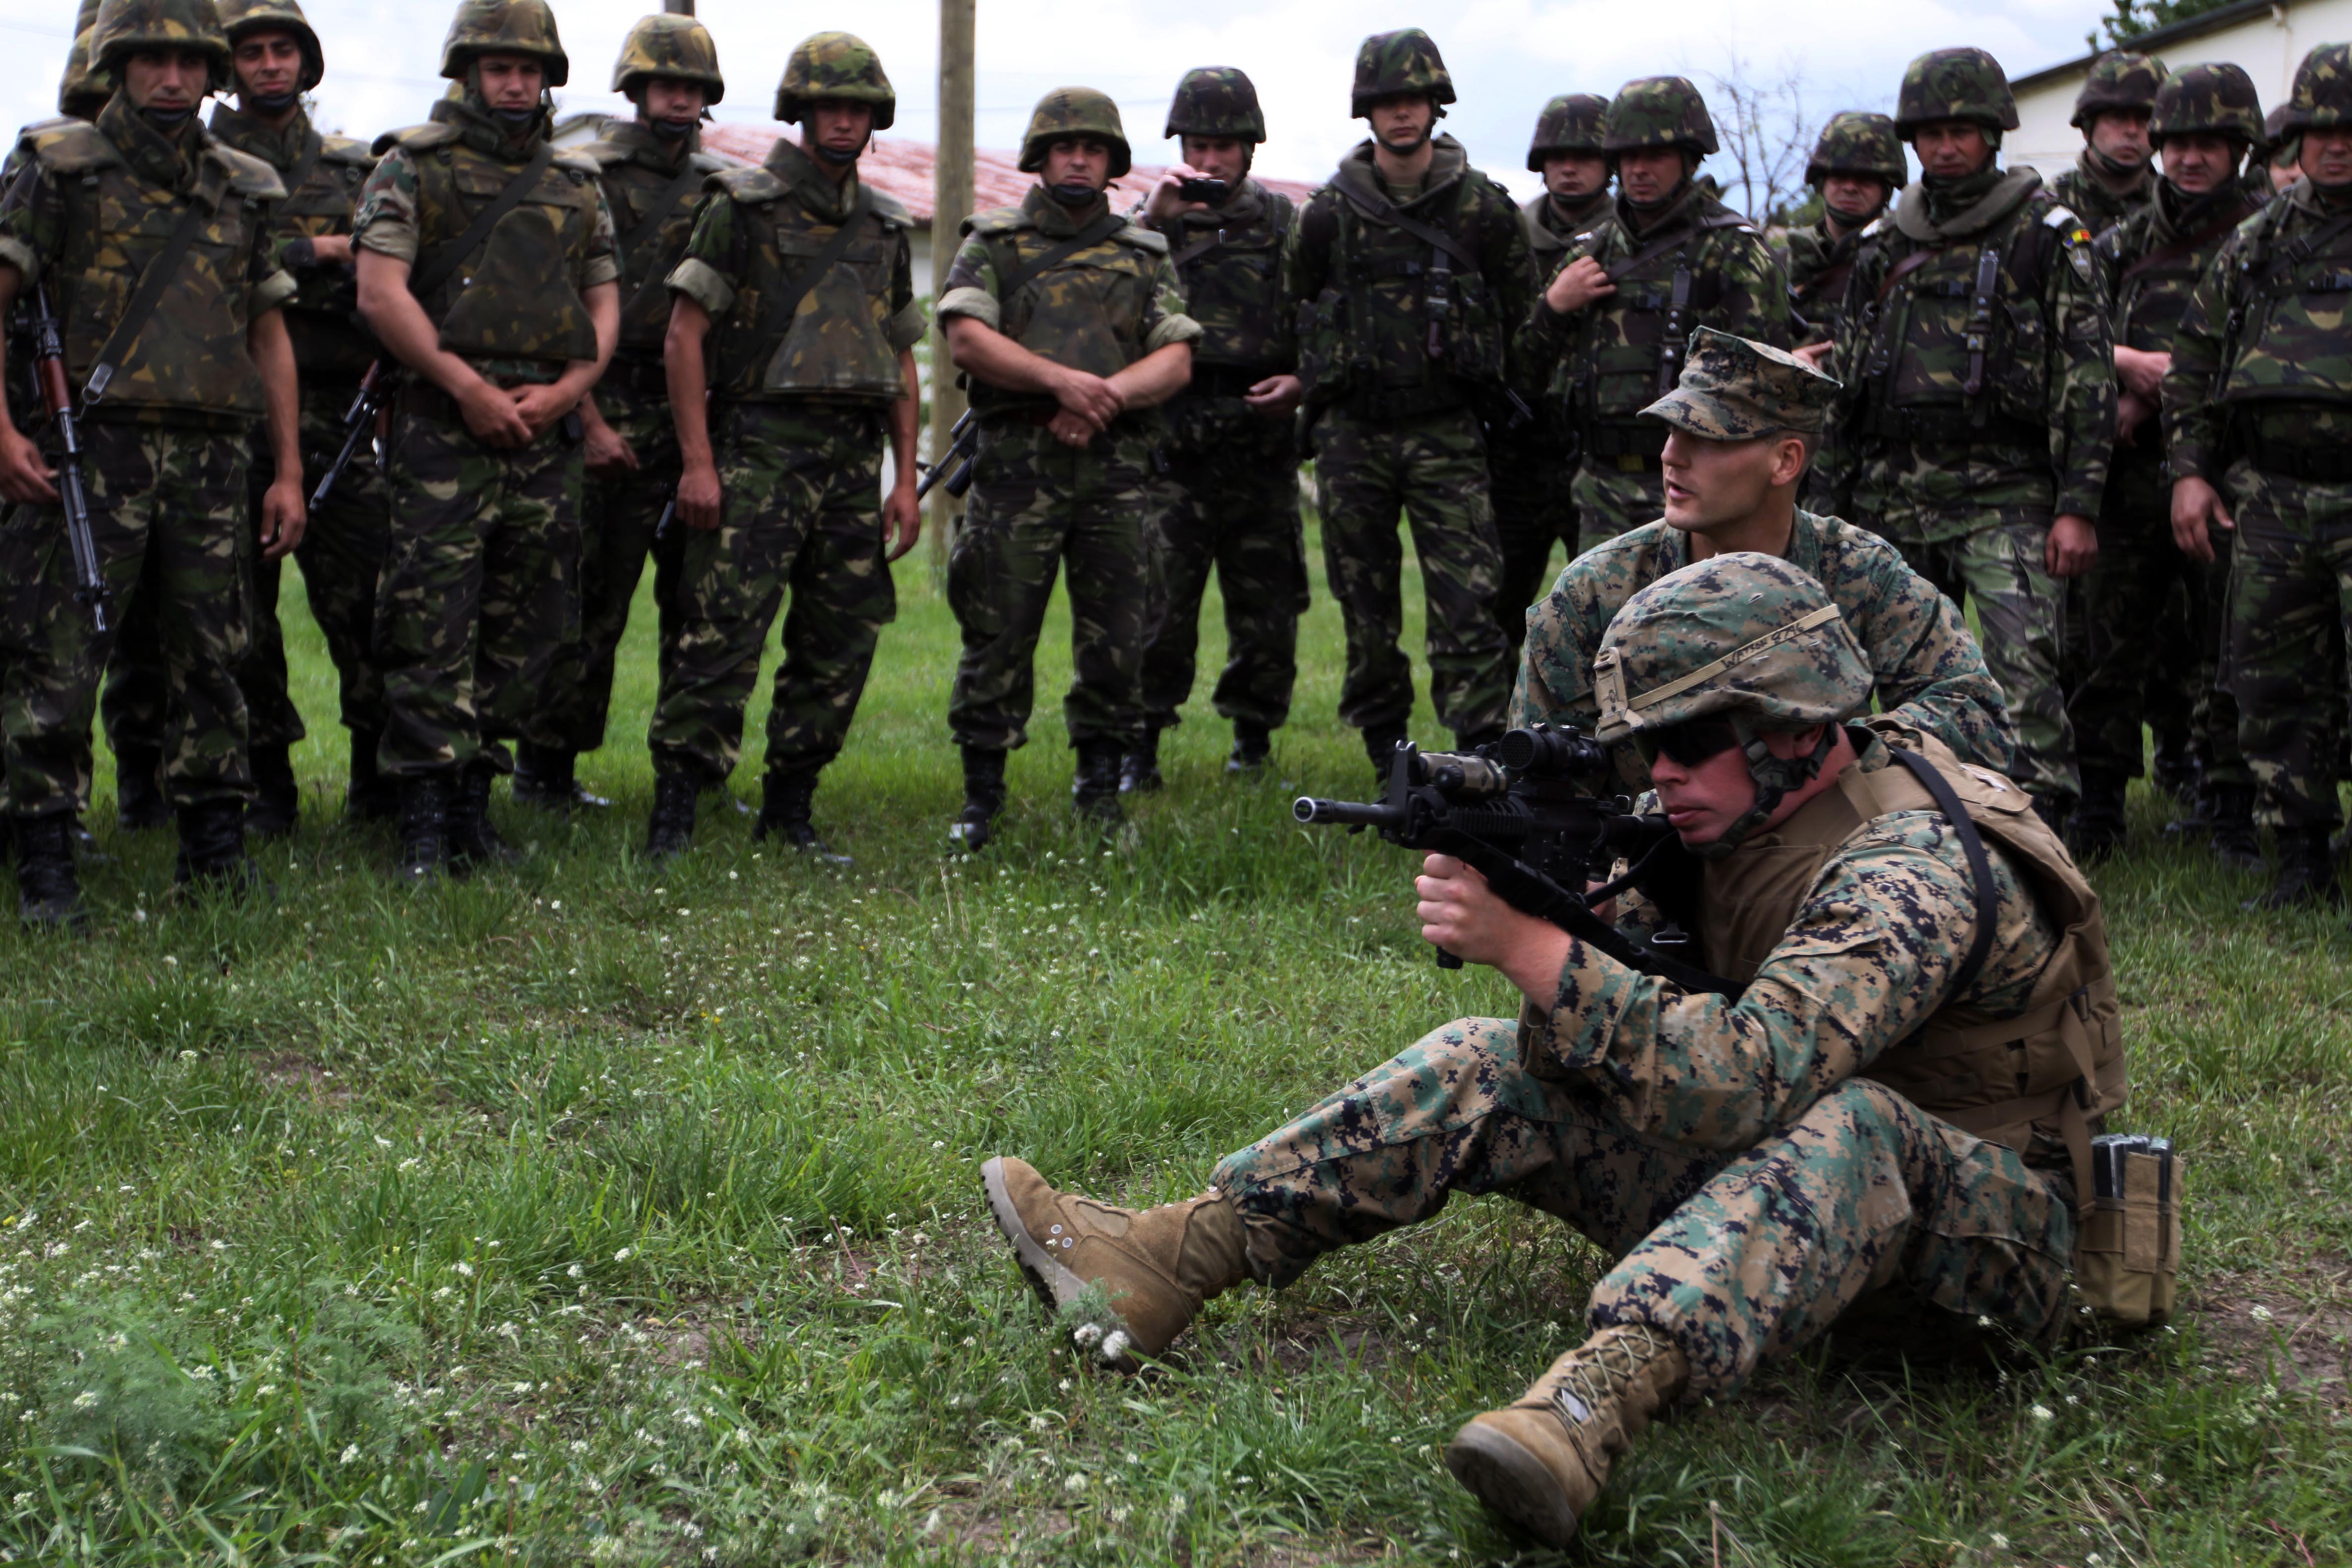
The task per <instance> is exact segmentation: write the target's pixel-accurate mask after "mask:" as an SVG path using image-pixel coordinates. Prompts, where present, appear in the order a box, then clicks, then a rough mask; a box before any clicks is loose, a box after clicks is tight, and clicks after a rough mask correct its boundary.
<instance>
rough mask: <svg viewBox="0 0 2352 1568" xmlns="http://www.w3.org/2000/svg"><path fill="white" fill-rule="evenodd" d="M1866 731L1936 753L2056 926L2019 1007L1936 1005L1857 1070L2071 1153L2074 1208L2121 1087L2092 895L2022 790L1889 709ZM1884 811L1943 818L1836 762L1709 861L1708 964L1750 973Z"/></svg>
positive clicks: (1901, 783)
mask: <svg viewBox="0 0 2352 1568" xmlns="http://www.w3.org/2000/svg"><path fill="white" fill-rule="evenodd" d="M1873 727H1874V729H1877V730H1878V732H1879V734H1880V735H1881V738H1882V739H1887V740H1893V739H1894V738H1895V736H1896V735H1897V734H1899V735H1900V738H1901V740H1902V741H1903V742H1904V743H1905V744H1906V745H1907V746H1909V747H1911V749H1914V750H1916V751H1918V752H1921V753H1922V754H1923V755H1925V756H1926V757H1927V760H1928V761H1929V762H1930V763H1934V764H1935V767H1936V770H1937V773H1941V774H1942V775H1943V776H1944V778H1945V779H1946V780H1947V781H1948V783H1949V784H1951V786H1952V791H1953V793H1954V794H1955V795H1958V797H1959V799H1960V803H1961V805H1963V806H1965V807H1966V808H1967V811H1968V815H1969V821H1970V822H1972V823H1974V824H1975V825H1976V827H1977V830H1978V831H1979V833H1980V834H1982V835H1983V836H1984V837H1985V838H1986V839H1988V840H1990V842H1991V843H1992V844H1994V845H1996V846H1998V847H2000V849H2001V850H2002V851H2003V852H2005V853H2006V854H2007V856H2008V857H2009V859H2010V862H2011V865H2012V866H2013V867H2014V868H2016V869H2017V870H2018V872H2019V873H2020V875H2021V880H2022V881H2023V882H2024V883H2025V885H2026V888H2027V889H2028V890H2029V891H2030V892H2031V893H2032V895H2033V897H2034V898H2035V899H2036V900H2038V901H2039V902H2040V904H2041V906H2042V911H2043V912H2044V913H2045V914H2046V915H2047V916H2048V917H2049V918H2050V921H2051V923H2052V924H2053V925H2055V926H2056V927H2057V928H2058V929H2059V931H2060V932H2061V933H2062V934H2061V936H2060V939H2059V942H2058V947H2057V949H2056V951H2055V952H2053V953H2052V955H2051V957H2050V961H2049V963H2047V964H2046V965H2044V967H2043V968H2042V974H2041V977H2040V978H2039V979H2038V980H2037V981H2036V982H2035V984H2034V986H2033V991H2032V995H2031V996H2030V997H2029V998H2028V999H2027V1003H2026V1008H2025V1011H2024V1012H2023V1013H2022V1014H2021V1015H2020V1016H2016V1017H2011V1018H1995V1017H1990V1016H1987V1015H1986V1014H1985V1013H1984V1012H1983V1011H1982V1010H1981V1009H1979V1008H1976V1007H1972V1006H1969V1005H1967V1004H1965V1003H1953V1002H1949V1001H1947V1003H1946V1004H1945V1005H1944V1006H1942V1007H1941V1008H1939V1009H1937V1011H1936V1012H1935V1013H1934V1014H1932V1015H1931V1016H1929V1017H1928V1018H1927V1021H1926V1022H1925V1023H1924V1024H1922V1025H1921V1026H1919V1028H1918V1029H1917V1031H1916V1032H1915V1033H1914V1034H1912V1035H1911V1036H1910V1037H1908V1038H1907V1039H1905V1040H1903V1041H1901V1042H1900V1043H1898V1044H1896V1045H1895V1046H1894V1047H1890V1048H1889V1049H1888V1050H1887V1051H1885V1053H1884V1054H1883V1055H1881V1056H1880V1057H1879V1058H1878V1059H1877V1060H1876V1061H1875V1062H1874V1063H1872V1064H1871V1066H1870V1067H1869V1068H1867V1069H1866V1070H1865V1071H1864V1072H1863V1073H1862V1075H1861V1076H1862V1077H1864V1078H1866V1079H1870V1080H1871V1081H1873V1082H1874V1083H1879V1084H1884V1085H1885V1087H1886V1088H1888V1089H1893V1090H1894V1091H1895V1093H1897V1094H1900V1095H1901V1096H1903V1097H1904V1098H1905V1099H1906V1100H1910V1101H1911V1102H1912V1103H1913V1104H1915V1105H1916V1106H1918V1107H1919V1108H1920V1109H1921V1110H1926V1111H1928V1112H1931V1113H1932V1114H1934V1115H1936V1116H1937V1117H1940V1118H1941V1119H1942V1120H1944V1121H1948V1122H1950V1123H1952V1124H1953V1125H1954V1126H1957V1127H1958V1128H1960V1129H1961V1130H1962V1131H1967V1132H1969V1133H1973V1134H1974V1135H1975V1136H1977V1137H1979V1138H1982V1139H1984V1140H1985V1141H1986V1142H1992V1143H2000V1144H2003V1145H2005V1146H2007V1147H2009V1148H2011V1149H2013V1150H2015V1151H2017V1152H2018V1153H2019V1154H2021V1156H2023V1157H2024V1158H2025V1160H2026V1162H2027V1163H2029V1164H2037V1165H2052V1164H2057V1163H2060V1162H2062V1161H2065V1162H2069V1163H2071V1165H2072V1168H2073V1169H2074V1173H2075V1196H2076V1200H2077V1202H2078V1204H2079V1205H2083V1206H2084V1207H2087V1206H2088V1205H2089V1204H2090V1201H2091V1198H2092V1195H2093V1194H2092V1184H2091V1182H2090V1180H2089V1173H2088V1170H2087V1163H2088V1160H2089V1155H2090V1140H2091V1139H2092V1137H2093V1136H2095V1134H2097V1133H2098V1132H2099V1131H2102V1126H2101V1123H2102V1122H2103V1121H2104V1119H2105V1117H2106V1115H2107V1114H2108V1113H2109V1112H2111V1111H2113V1110H2117V1109H2118V1108H2120V1107H2121V1106H2122V1104H2123V1102H2124V1096H2125V1091H2126V1082H2125V1070H2124V1068H2125V1064H2124V1051H2123V1033H2122V1029H2121V1026H2120V1024H2119V1023H2118V1012H2119V1008H2118V1005H2117V1002H2116V983H2115V971H2114V966H2113V964H2112V963H2110V961H2109V959H2108V955H2107V934H2106V922H2105V917H2104V916H2103V915H2102V914H2101V913H2100V910H2099V897H2098V894H2097V893H2096V892H2095V891H2094V890H2093V889H2092V888H2091V885H2090V883H2089V882H2087V881H2086V880H2084V877H2083V874H2082V872H2081V871H2079V870H2077V869H2076V868H2075V867H2074V861H2073V860H2072V859H2070V858H2068V857H2067V855H2066V852H2065V850H2064V848H2063V847H2062V846H2061V845H2060V843H2059V841H2058V838H2057V836H2056V835H2054V834H2053V833H2052V832H2051V831H2050V829H2049V828H2048V827H2046V826H2043V825H2042V819H2041V818H2040V817H2038V816H2035V815H2034V814H2033V805H2032V800H2031V799H2030V798H2029V797H2028V796H2027V795H2026V794H2025V792H2024V791H2023V790H2021V789H2020V788H2018V787H2017V786H2016V785H2015V784H2010V783H2009V782H2008V781H2006V780H2004V779H2002V778H2001V777H2000V775H1999V774H1998V773H1989V772H1987V771H1986V770H1984V769H1982V768H1978V767H1974V766H1970V765H1967V764H1963V763H1960V762H1959V761H1958V759H1956V758H1955V757H1954V756H1953V755H1952V753H1951V752H1949V751H1948V750H1947V749H1946V748H1945V747H1944V745H1943V744H1942V742H1938V741H1936V740H1934V739H1932V738H1929V737H1925V736H1920V735H1918V734H1917V733H1916V731H1903V730H1901V729H1900V727H1899V726H1896V725H1895V724H1893V723H1892V722H1891V721H1877V723H1875V724H1874V726H1873ZM1897 811H1924V812H1928V813H1931V814H1933V815H1936V816H1942V812H1941V810H1940V808H1939V807H1938V806H1937V805H1936V802H1935V798H1934V797H1933V796H1932V795H1929V794H1928V793H1927V790H1926V788H1924V787H1923V786H1922V785H1921V784H1919V782H1918V781H1917V780H1916V778H1914V777H1913V776H1912V775H1911V773H1910V772H1909V771H1908V770H1907V769H1906V768H1904V767H1902V766H1900V765H1896V764H1894V763H1890V764H1889V765H1888V766H1886V767H1883V768H1879V769H1876V770H1875V771H1873V772H1870V773H1864V772H1863V771H1862V770H1861V769H1860V768H1855V767H1849V768H1848V769H1846V771H1845V772H1844V773H1841V774H1839V775H1838V779H1837V788H1835V789H1833V790H1829V791H1825V792H1823V793H1822V794H1821V795H1816V796H1814V797H1813V798H1812V799H1811V800H1810V801H1808V802H1806V803H1805V805H1803V806H1801V807H1800V808H1799V809H1798V811H1797V812H1796V814H1795V815H1793V816H1790V818H1789V819H1788V820H1787V821H1786V822H1783V823H1782V824H1780V826H1779V827H1777V828H1774V829H1773V830H1772V831H1771V832H1770V833H1768V834H1764V835H1760V836H1759V837H1757V838H1755V839H1752V840H1750V841H1749V842H1748V843H1747V844H1744V845H1742V846H1741V847H1739V848H1738V849H1737V850H1735V851H1733V852H1732V853H1731V854H1730V855H1728V856H1727V857H1725V858H1723V859H1721V860H1717V861H1712V862H1709V863H1708V864H1707V865H1706V868H1705V871H1704V874H1703V883H1702V889H1703V890H1702V892H1701V895H1700V900H1699V908H1700V910H1701V911H1702V913H1701V917H1700V932H1699V935H1700V941H1701V944H1702V946H1703V947H1704V949H1705V951H1706V964H1707V967H1708V968H1709V969H1710V970H1712V971H1714V972H1715V973H1718V974H1721V975H1723V976H1724V977H1726V978H1727V979H1730V980H1734V981H1738V982H1740V983H1742V984H1745V983H1746V982H1748V981H1749V980H1751V979H1753V978H1754V977H1755V974H1756V972H1757V970H1758V969H1759V967H1760V966H1761V964H1762V963H1763V961H1764V959H1765V958H1766V956H1767V955H1769V953H1770V952H1772V950H1773V949H1774V948H1776V947H1778V946H1779V945H1780V942H1782V941H1783V940H1784V939H1785V938H1786V936H1787V935H1788V931H1789V927H1790V925H1791V924H1792V923H1793V922H1794V921H1795V920H1796V918H1797V912H1798V910H1799V909H1800V908H1801V906H1802V904H1803V902H1804V900H1805V899H1806V897H1807V895H1808V894H1810V893H1811V890H1812V888H1813V885H1814V883H1815V882H1816V881H1818V880H1819V879H1820V877H1821V873H1822V868H1823V867H1824V866H1825V865H1827V864H1828V862H1829V861H1830V859H1831V858H1832V857H1833V856H1834V855H1835V854H1836V852H1837V850H1838V849H1839V847H1841V846H1843V844H1845V843H1846V841H1847V840H1848V839H1850V838H1851V837H1853V835H1854V834H1855V833H1856V832H1858V831H1859V830H1860V829H1861V828H1862V826H1863V825H1864V824H1865V823H1867V822H1869V821H1871V820H1872V819H1873V818H1874V817H1879V816H1886V815H1887V814H1889V813H1891V812H1897ZM1973 934H1974V931H1973V925H1972V924H1971V926H1970V927H1969V928H1968V929H1963V930H1955V931H1950V932H1948V937H1949V939H1950V940H1951V941H1952V942H1955V943H1956V944H1960V945H1963V946H1965V944H1966V943H1967V942H1969V940H1970V938H1971V937H1972V936H1973Z"/></svg>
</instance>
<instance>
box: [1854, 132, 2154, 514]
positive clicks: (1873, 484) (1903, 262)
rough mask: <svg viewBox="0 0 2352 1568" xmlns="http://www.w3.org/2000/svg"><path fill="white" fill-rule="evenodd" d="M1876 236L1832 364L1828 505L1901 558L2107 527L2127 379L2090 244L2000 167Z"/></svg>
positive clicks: (1914, 193) (1858, 265) (2015, 173)
mask: <svg viewBox="0 0 2352 1568" xmlns="http://www.w3.org/2000/svg"><path fill="white" fill-rule="evenodd" d="M1864 240H1865V243H1864V247H1863V249H1862V254H1861V255H1860V256H1859V257H1858V258H1856V259H1855V262H1854V267H1853V274H1852V275H1851V276H1850V277H1849V278H1848V279H1847V280H1846V292H1845V301H1844V305H1843V318H1844V329H1845V330H1844V334H1843V337H1841V338H1840V340H1839V342H1838V347H1837V351H1836V353H1835V356H1834V358H1835V363H1836V371H1835V374H1836V375H1837V377H1838V379H1839V380H1840V381H1841V382H1843V383H1844V384H1845V405H1844V410H1843V429H1842V431H1841V437H1842V439H1841V441H1840V443H1839V444H1838V446H1837V447H1836V450H1835V454H1834V459H1835V461H1836V462H1837V463H1838V464H1839V465H1840V467H1841V469H1842V470H1843V471H1841V472H1840V473H1839V474H1837V475H1836V476H1834V477H1833V479H1832V487H1833V493H1836V494H1839V495H1843V496H1846V497H1850V498H1851V505H1852V507H1853V511H1854V512H1855V513H1856V514H1857V515H1859V516H1862V517H1864V518H1867V519H1869V520H1871V521H1872V522H1873V523H1874V524H1875V525H1877V526H1878V527H1880V528H1881V530H1882V531H1885V532H1886V533H1887V534H1888V535H1889V536H1890V537H1895V538H1899V539H1901V540H1903V541H1905V542H1921V543H1935V542H1941V541H1944V540H1949V539H1957V538H1960V537H1963V536H1965V535H1967V534H1969V533H1972V532H1975V531H1977V530H1979V529H1981V528H1984V527H1988V526H1990V525H1993V524H1996V523H2012V522H2027V521H2041V522H2044V523H2046V522H2048V521H2050V519H2051V518H2052V517H2053V515H2056V514H2059V513H2067V512H2071V513H2074V514H2077V515H2079V516H2083V517H2096V516H2097V515H2098V512H2099V500H2100V495H2101V492H2102V491H2103V490H2104V489H2105V487H2106V481H2107V467H2108V458H2109V455H2110V451H2111V448H2112V447H2113V445H2114V442H2115V424H2116V380H2115V355H2114V350H2113V345H2112V342H2111V340H2110V339H2109V337H2108V330H2107V315H2106V308H2105V292H2106V291H2105V285H2104V283H2103V282H2102V280H2101V279H2100V276H2099V270H2098V259H2097V257H2096V256H2095V253H2094V251H2093V249H2092V245H2091V235H2090V231H2089V230H2088V229H2087V228H2086V227H2084V225H2083V223H2082V222H2081V220H2080V219H2079V218H2077V217H2076V216H2074V214H2073V213H2072V212H2070V211H2068V210H2067V209H2066V208H2065V207H2063V206H2061V205H2059V204H2058V200H2057V198H2056V197H2054V196H2053V195H2051V194H2050V193H2049V192H2048V191H2046V190H2044V189H2043V188H2042V177H2041V175H2040V174H2036V173H2035V172H2034V171H2033V170H2032V169H2030V168H2021V169H2013V170H2011V171H2009V172H2008V173H2007V174H2003V173H2002V172H2001V171H2000V170H1999V169H1992V168H1989V169H1986V170H1984V171H1982V172H1981V173H1979V174H1974V175H1971V176H1969V178H1968V179H1965V180H1961V181H1958V182H1955V183H1954V184H1952V185H1951V186H1950V187H1949V188H1948V189H1946V190H1944V191H1942V192H1941V193H1934V192H1930V191H1929V189H1928V186H1927V182H1926V181H1924V180H1923V181H1921V182H1919V183H1917V184H1913V185H1911V186H1910V187H1909V188H1907V189H1906V190H1905V191H1904V193H1903V195H1902V196H1901V198H1900V199H1899V200H1898V201H1897V202H1896V204H1895V211H1894V212H1893V213H1892V214H1890V215H1889V216H1885V217H1883V218H1881V219H1879V220H1878V221H1877V222H1876V223H1874V224H1873V225H1871V226H1870V227H1869V228H1868V229H1866V230H1864ZM1988 257H1990V258H1991V260H1990V284H1991V288H1990V292H1989V293H1988V294H1985V295H1984V296H1983V297H1982V298H1981V299H1979V283H1980V282H1983V281H1986V280H1987V278H1986V268H1987V258H1988ZM1913 258H1918V259H1916V260H1915V259H1913ZM1979 309H1981V311H1982V317H1983V321H1984V332H1983V335H1982V343H1983V346H1982V349H1981V351H1980V352H1979V351H1972V350H1971V348H1970V347H1969V343H1970V341H1971V324H1972V322H1974V321H1976V320H1977V318H1978V314H1979ZM1971 376H1973V377H1974V378H1975V386H1974V390H1973V391H1972V390H1971V389H1970V385H1969V383H1970V378H1971Z"/></svg>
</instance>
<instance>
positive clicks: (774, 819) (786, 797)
mask: <svg viewBox="0 0 2352 1568" xmlns="http://www.w3.org/2000/svg"><path fill="white" fill-rule="evenodd" d="M815 799H816V774H815V773H770V774H768V776H767V777H766V778H765V779H763V780H762V781H761V798H760V820H759V821H757V822H755V823H753V824H752V825H751V837H754V838H765V837H769V836H770V835H771V834H772V835H774V836H775V837H778V838H781V839H782V840H783V841H784V842H785V843H787V844H789V845H791V846H792V847H793V848H795V849H797V850H799V851H800V852H801V853H802V854H803V855H805V856H807V857H808V858H811V859H812V860H822V861H823V862H824V863H825V864H826V865H828V866H854V865H856V861H854V860H852V859H851V858H849V857H848V856H846V855H836V854H835V853H834V852H833V848H832V847H831V846H830V845H828V844H826V843H825V841H824V839H822V838H819V837H817V836H816V826H815V823H814V821H813V820H812V810H813V806H814V802H815Z"/></svg>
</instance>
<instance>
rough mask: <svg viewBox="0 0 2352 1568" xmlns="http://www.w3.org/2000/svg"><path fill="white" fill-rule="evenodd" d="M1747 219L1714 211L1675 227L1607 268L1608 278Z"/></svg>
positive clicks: (1616, 279)
mask: <svg viewBox="0 0 2352 1568" xmlns="http://www.w3.org/2000/svg"><path fill="white" fill-rule="evenodd" d="M1747 221H1748V220H1747V219H1746V218H1744V217H1741V216H1739V215H1738V213H1716V214H1714V215H1712V216H1707V217H1703V218H1701V219H1699V220H1698V221H1697V222H1696V223H1694V224H1690V225H1687V226H1678V227H1676V228H1675V230H1674V231H1673V232H1672V233H1670V234H1664V235H1661V236H1659V237H1657V238H1656V239H1654V240H1652V241H1651V242H1650V243H1649V244H1647V245H1645V246H1643V247H1642V248H1641V249H1639V250H1637V251H1635V252H1634V253H1633V255H1631V256H1629V257H1627V258H1625V259H1624V260H1622V261H1620V262H1619V263H1617V265H1616V266H1614V267H1612V268H1609V269H1608V274H1607V276H1608V279H1609V281H1610V282H1612V283H1615V282H1617V281H1619V280H1620V279H1623V278H1624V277H1625V276H1626V275H1627V274H1629V273H1631V272H1633V271H1634V270H1635V269H1636V268H1641V267H1643V266H1644V265H1646V264H1647V263H1649V262H1653V261H1655V260H1656V259H1657V258H1659V257H1661V256H1664V255H1665V254H1666V253H1667V252H1668V251H1670V250H1679V249H1681V248H1682V247H1684V246H1685V245H1688V244H1689V243H1690V242H1691V241H1692V240H1694V239H1697V238H1699V237H1701V236H1703V235H1706V234H1707V233H1709V232H1711V231H1712V230H1715V229H1718V228H1738V227H1739V226H1741V225H1742V224H1744V223H1746V222H1747Z"/></svg>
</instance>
